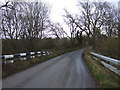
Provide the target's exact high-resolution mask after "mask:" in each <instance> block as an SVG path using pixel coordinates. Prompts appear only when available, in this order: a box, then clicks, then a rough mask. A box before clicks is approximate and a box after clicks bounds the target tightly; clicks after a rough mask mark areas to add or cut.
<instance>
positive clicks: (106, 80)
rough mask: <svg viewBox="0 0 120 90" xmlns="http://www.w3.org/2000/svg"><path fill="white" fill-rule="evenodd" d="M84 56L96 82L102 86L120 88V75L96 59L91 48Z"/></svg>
mask: <svg viewBox="0 0 120 90" xmlns="http://www.w3.org/2000/svg"><path fill="white" fill-rule="evenodd" d="M83 58H84V60H85V62H86V64H87V66H88V68H89V70H90V72H91V74H92V76H93V78H94V79H95V81H96V83H97V84H98V85H99V86H100V87H101V88H120V86H119V85H120V79H119V78H120V77H119V76H118V75H116V74H115V73H113V72H112V71H110V70H109V69H107V68H106V67H104V66H103V65H102V64H101V63H100V60H95V59H94V58H93V56H92V55H90V53H89V50H86V51H84V53H83Z"/></svg>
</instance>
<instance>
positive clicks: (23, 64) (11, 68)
mask: <svg viewBox="0 0 120 90" xmlns="http://www.w3.org/2000/svg"><path fill="white" fill-rule="evenodd" d="M78 49H80V47H76V48H71V49H64V50H52V54H50V55H47V56H42V57H40V58H34V59H29V60H23V61H18V62H15V63H9V64H5V65H2V78H6V77H8V76H10V75H13V74H14V73H17V72H19V71H22V70H25V69H27V68H30V67H32V66H34V65H36V64H39V63H42V62H44V61H47V60H49V59H51V58H53V57H56V56H59V55H61V54H64V53H67V52H71V51H74V50H78Z"/></svg>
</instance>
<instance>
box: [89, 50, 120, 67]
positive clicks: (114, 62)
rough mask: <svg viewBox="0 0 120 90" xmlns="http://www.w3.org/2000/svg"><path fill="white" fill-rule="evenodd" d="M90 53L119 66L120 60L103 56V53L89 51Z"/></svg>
mask: <svg viewBox="0 0 120 90" xmlns="http://www.w3.org/2000/svg"><path fill="white" fill-rule="evenodd" d="M90 54H92V55H94V56H96V57H98V58H100V59H103V60H106V61H108V62H111V63H113V64H116V65H119V66H120V60H117V59H113V58H109V57H106V56H103V55H100V54H97V53H94V52H90Z"/></svg>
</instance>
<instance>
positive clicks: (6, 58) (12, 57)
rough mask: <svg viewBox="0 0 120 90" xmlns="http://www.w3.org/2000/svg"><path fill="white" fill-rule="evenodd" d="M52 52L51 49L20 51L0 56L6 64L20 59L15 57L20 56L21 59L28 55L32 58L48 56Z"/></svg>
mask: <svg viewBox="0 0 120 90" xmlns="http://www.w3.org/2000/svg"><path fill="white" fill-rule="evenodd" d="M51 53H52V52H49V51H36V52H27V53H18V54H13V55H2V56H0V59H3V62H4V63H5V64H6V63H7V62H11V63H13V62H15V61H18V60H16V59H15V58H19V60H26V59H27V58H26V57H27V56H29V57H30V58H35V57H36V56H37V57H41V56H46V55H49V54H51Z"/></svg>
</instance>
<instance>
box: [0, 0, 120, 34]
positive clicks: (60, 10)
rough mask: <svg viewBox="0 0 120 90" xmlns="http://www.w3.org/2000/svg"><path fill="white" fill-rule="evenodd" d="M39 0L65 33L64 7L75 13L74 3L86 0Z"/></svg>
mask: <svg viewBox="0 0 120 90" xmlns="http://www.w3.org/2000/svg"><path fill="white" fill-rule="evenodd" d="M6 1H8V0H6ZM11 1H13V0H11ZM16 1H18V0H16ZM23 1H36V0H23ZM37 1H40V0H37ZM41 1H43V2H45V3H47V4H48V5H49V6H50V9H51V13H50V19H51V20H52V21H53V22H60V23H61V25H63V27H64V29H65V30H66V31H67V33H69V29H68V28H67V26H66V25H65V23H64V20H63V16H62V15H64V14H65V12H64V9H67V10H68V11H69V12H71V13H73V14H74V13H77V12H78V7H77V6H76V5H77V3H78V1H86V0H41ZM89 1H108V2H111V3H113V4H115V5H116V6H117V5H118V2H119V1H120V0H89ZM4 2H5V0H0V4H3V3H4Z"/></svg>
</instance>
